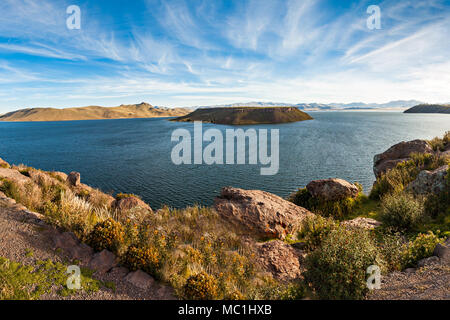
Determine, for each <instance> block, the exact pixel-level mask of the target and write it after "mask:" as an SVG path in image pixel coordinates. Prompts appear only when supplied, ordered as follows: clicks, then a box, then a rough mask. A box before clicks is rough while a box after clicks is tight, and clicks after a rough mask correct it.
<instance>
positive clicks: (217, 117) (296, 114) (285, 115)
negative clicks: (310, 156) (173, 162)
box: [172, 107, 313, 125]
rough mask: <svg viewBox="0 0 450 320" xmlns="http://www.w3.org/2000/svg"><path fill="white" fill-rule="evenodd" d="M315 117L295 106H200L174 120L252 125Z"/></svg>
mask: <svg viewBox="0 0 450 320" xmlns="http://www.w3.org/2000/svg"><path fill="white" fill-rule="evenodd" d="M312 119H313V118H312V117H311V116H310V115H309V114H307V113H305V112H303V111H300V110H299V109H298V108H295V107H231V108H200V109H197V110H195V111H194V112H192V113H190V114H188V115H185V116H181V117H178V118H175V119H172V121H181V122H191V121H203V122H209V123H216V124H231V125H251V124H272V123H287V122H297V121H304V120H312Z"/></svg>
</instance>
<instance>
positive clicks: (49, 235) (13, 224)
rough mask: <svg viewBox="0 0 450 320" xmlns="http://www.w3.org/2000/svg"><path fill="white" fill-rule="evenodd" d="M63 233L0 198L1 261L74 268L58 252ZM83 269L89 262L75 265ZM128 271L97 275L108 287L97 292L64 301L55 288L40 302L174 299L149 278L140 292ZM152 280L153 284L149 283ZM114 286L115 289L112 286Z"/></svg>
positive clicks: (118, 269) (65, 255)
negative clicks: (53, 264) (43, 262)
mask: <svg viewBox="0 0 450 320" xmlns="http://www.w3.org/2000/svg"><path fill="white" fill-rule="evenodd" d="M60 235H61V232H59V231H58V230H56V229H55V228H53V227H51V226H49V225H47V224H46V223H45V222H43V221H42V220H41V219H39V215H37V214H33V213H31V212H29V211H27V210H26V208H24V207H23V206H21V205H18V204H16V203H15V201H14V200H11V199H9V198H6V197H5V196H4V195H3V194H0V257H2V258H6V259H9V260H11V261H14V262H19V263H21V264H23V265H27V266H34V265H36V263H39V261H45V260H48V259H49V260H51V261H52V262H54V263H58V262H59V263H62V264H65V265H72V264H74V259H73V257H71V256H70V255H69V254H68V252H66V251H64V250H61V249H57V248H55V241H54V239H55V236H60ZM75 264H77V265H79V266H80V267H87V266H89V264H88V261H75ZM127 275H129V272H128V270H126V269H125V268H122V267H115V268H113V269H111V270H109V271H108V272H105V273H102V272H98V271H97V272H95V273H94V275H93V278H94V279H96V280H100V281H102V282H103V283H109V284H110V285H109V287H110V288H107V287H105V286H101V287H100V289H99V290H98V291H96V292H92V293H89V294H88V293H87V292H84V291H83V290H77V291H76V293H75V294H72V295H70V296H68V297H63V296H61V295H60V294H58V290H57V289H58V288H57V286H56V285H55V287H54V288H52V290H51V292H50V293H48V294H44V295H42V296H41V297H40V298H41V299H52V300H53V299H83V300H86V299H87V300H119V299H120V300H123V299H127V300H128V299H149V300H155V299H173V298H174V296H173V294H172V290H171V289H170V288H169V287H167V286H163V285H160V284H158V283H156V282H155V281H154V280H153V279H152V278H151V277H149V276H147V275H145V276H147V278H146V279H147V283H148V284H149V285H148V286H147V288H145V289H144V288H140V287H138V286H140V285H141V283H139V281H140V278H135V279H134V280H135V281H134V284H132V283H130V282H129V281H128V280H127V279H128V278H127V279H125V277H126V276H127ZM148 280H150V281H148ZM112 283H114V285H111V284H112Z"/></svg>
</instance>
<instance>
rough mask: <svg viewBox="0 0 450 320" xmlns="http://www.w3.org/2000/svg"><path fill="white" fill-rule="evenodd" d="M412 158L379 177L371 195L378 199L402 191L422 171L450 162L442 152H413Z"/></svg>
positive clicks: (372, 197)
mask: <svg viewBox="0 0 450 320" xmlns="http://www.w3.org/2000/svg"><path fill="white" fill-rule="evenodd" d="M410 158H411V159H410V160H408V161H404V162H400V163H398V164H397V165H396V166H395V168H393V169H391V170H388V171H387V172H385V173H384V174H382V175H381V176H380V177H378V178H377V180H376V181H375V183H374V185H373V187H372V190H371V191H370V195H369V197H370V198H371V199H374V200H378V199H381V198H382V197H383V195H385V194H388V193H400V192H402V191H403V190H405V188H406V187H407V186H408V184H410V183H411V182H412V181H414V180H415V179H416V178H417V175H418V174H419V172H420V171H422V170H434V169H437V168H439V167H441V166H443V165H445V164H448V163H449V160H448V158H447V157H445V156H442V155H440V154H429V153H412V154H411V155H410Z"/></svg>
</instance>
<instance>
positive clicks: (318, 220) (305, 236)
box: [298, 216, 338, 250]
mask: <svg viewBox="0 0 450 320" xmlns="http://www.w3.org/2000/svg"><path fill="white" fill-rule="evenodd" d="M337 227H338V224H337V222H336V221H334V220H333V219H332V218H324V217H321V216H311V217H307V218H306V219H305V220H303V222H302V227H301V229H300V232H299V233H298V238H299V239H301V240H302V241H303V242H305V245H306V249H307V250H314V249H316V248H317V247H318V246H320V244H321V243H322V242H323V241H324V240H325V239H326V237H327V236H328V234H329V233H330V232H331V231H332V230H334V229H336V228H337Z"/></svg>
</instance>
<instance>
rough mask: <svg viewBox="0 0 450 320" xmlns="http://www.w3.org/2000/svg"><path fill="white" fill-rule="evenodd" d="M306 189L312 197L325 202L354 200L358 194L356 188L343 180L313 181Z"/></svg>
mask: <svg viewBox="0 0 450 320" xmlns="http://www.w3.org/2000/svg"><path fill="white" fill-rule="evenodd" d="M306 189H307V190H308V192H309V193H310V194H311V195H312V196H313V197H315V198H320V199H322V200H326V201H335V200H341V199H346V198H356V196H357V195H358V193H359V189H358V187H357V186H355V185H354V184H353V183H350V182H348V181H345V180H343V179H323V180H314V181H311V182H310V183H308V185H307V186H306Z"/></svg>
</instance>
